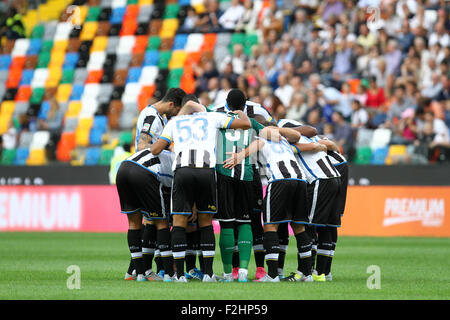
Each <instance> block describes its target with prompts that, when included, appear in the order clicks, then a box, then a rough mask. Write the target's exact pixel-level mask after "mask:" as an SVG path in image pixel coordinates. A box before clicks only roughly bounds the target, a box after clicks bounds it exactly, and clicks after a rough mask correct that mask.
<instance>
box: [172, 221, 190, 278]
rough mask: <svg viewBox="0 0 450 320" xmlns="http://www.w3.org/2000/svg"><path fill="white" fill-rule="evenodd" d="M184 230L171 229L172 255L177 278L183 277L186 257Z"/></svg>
mask: <svg viewBox="0 0 450 320" xmlns="http://www.w3.org/2000/svg"><path fill="white" fill-rule="evenodd" d="M186 247H187V243H186V229H185V228H183V227H173V228H172V254H173V258H174V260H175V267H176V269H177V272H176V273H177V277H181V276H184V259H185V256H186Z"/></svg>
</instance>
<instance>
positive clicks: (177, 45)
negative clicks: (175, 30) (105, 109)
mask: <svg viewBox="0 0 450 320" xmlns="http://www.w3.org/2000/svg"><path fill="white" fill-rule="evenodd" d="M187 39H188V35H187V34H177V35H176V36H175V40H174V41H173V47H172V50H183V49H184V47H185V46H186V43H187Z"/></svg>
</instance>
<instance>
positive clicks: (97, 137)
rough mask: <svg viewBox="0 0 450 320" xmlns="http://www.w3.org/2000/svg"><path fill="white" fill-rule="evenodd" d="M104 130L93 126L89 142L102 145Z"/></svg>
mask: <svg viewBox="0 0 450 320" xmlns="http://www.w3.org/2000/svg"><path fill="white" fill-rule="evenodd" d="M102 136H103V132H102V131H101V130H99V129H95V128H92V129H91V131H90V134H89V144H90V145H93V146H95V145H101V144H102Z"/></svg>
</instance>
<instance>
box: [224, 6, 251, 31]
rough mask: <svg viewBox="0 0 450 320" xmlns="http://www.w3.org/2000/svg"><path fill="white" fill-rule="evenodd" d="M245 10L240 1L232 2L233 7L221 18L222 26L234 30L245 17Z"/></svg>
mask: <svg viewBox="0 0 450 320" xmlns="http://www.w3.org/2000/svg"><path fill="white" fill-rule="evenodd" d="M244 13H245V9H244V6H243V5H241V3H240V1H239V0H231V5H230V6H229V7H228V9H227V10H225V12H224V13H223V14H222V16H221V17H220V18H219V23H220V25H221V26H222V27H223V28H224V29H227V30H234V29H235V28H236V25H237V23H238V22H239V20H240V19H241V17H242V16H243V15H244Z"/></svg>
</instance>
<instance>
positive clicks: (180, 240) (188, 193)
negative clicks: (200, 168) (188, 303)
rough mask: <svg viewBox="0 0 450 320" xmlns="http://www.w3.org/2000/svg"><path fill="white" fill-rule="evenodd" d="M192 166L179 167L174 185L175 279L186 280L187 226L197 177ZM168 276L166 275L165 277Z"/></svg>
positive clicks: (173, 246) (172, 209)
mask: <svg viewBox="0 0 450 320" xmlns="http://www.w3.org/2000/svg"><path fill="white" fill-rule="evenodd" d="M192 170H195V169H191V168H179V169H177V170H176V171H175V174H174V178H173V187H172V199H171V200H172V203H171V211H172V212H171V214H172V218H173V227H172V233H171V246H172V255H173V258H174V260H175V268H176V274H175V276H176V277H175V279H174V280H175V281H179V282H186V281H187V280H186V277H185V275H184V263H185V257H186V248H187V239H186V227H187V223H188V218H189V216H190V215H191V214H192V207H193V205H194V199H195V198H194V191H193V190H194V189H195V188H196V186H195V178H194V175H195V174H193V173H192ZM165 278H166V277H165ZM165 280H166V279H165Z"/></svg>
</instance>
